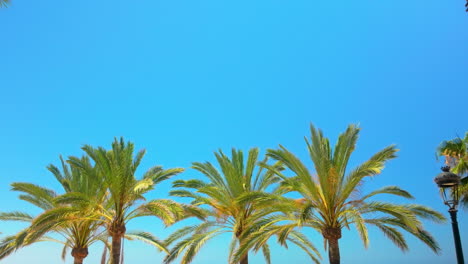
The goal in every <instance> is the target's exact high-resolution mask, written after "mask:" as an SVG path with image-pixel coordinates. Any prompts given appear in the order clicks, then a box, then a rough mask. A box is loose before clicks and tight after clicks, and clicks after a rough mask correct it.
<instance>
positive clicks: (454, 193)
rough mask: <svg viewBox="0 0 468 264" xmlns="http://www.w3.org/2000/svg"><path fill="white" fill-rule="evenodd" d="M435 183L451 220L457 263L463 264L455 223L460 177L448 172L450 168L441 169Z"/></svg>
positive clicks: (458, 233)
mask: <svg viewBox="0 0 468 264" xmlns="http://www.w3.org/2000/svg"><path fill="white" fill-rule="evenodd" d="M434 181H435V183H436V184H437V186H439V188H440V189H441V194H442V198H443V199H444V203H445V204H446V205H447V206H448V207H449V210H448V211H449V213H450V218H451V219H452V230H453V239H454V240H455V251H456V253H457V263H458V264H465V261H464V260H463V250H462V245H461V240H460V231H459V230H458V222H457V212H458V210H457V206H458V199H459V194H458V185H460V176H458V175H456V174H455V173H452V172H450V167H449V166H446V167H442V173H440V174H439V175H437V177H435V179H434Z"/></svg>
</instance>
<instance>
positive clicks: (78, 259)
mask: <svg viewBox="0 0 468 264" xmlns="http://www.w3.org/2000/svg"><path fill="white" fill-rule="evenodd" d="M71 255H72V257H73V264H83V260H84V259H85V258H86V257H87V256H88V248H73V249H72V252H71Z"/></svg>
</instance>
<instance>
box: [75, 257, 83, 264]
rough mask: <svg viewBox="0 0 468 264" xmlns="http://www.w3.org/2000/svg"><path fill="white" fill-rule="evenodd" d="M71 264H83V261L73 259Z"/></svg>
mask: <svg viewBox="0 0 468 264" xmlns="http://www.w3.org/2000/svg"><path fill="white" fill-rule="evenodd" d="M73 264H83V259H82V258H74V259H73Z"/></svg>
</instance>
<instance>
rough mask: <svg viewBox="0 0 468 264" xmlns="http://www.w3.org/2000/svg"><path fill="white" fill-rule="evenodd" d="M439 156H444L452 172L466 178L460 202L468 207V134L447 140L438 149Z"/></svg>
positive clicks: (461, 190) (462, 186)
mask: <svg viewBox="0 0 468 264" xmlns="http://www.w3.org/2000/svg"><path fill="white" fill-rule="evenodd" d="M437 156H443V157H444V158H445V163H446V164H447V165H448V166H450V167H451V168H452V169H451V170H452V172H454V173H456V174H458V175H460V176H465V177H464V178H462V184H461V186H460V194H461V197H460V202H461V203H462V204H463V205H464V206H465V207H466V206H468V176H467V174H468V132H466V133H465V137H464V138H463V139H462V138H459V137H457V138H455V139H452V140H446V141H443V142H442V143H440V145H439V147H438V148H437Z"/></svg>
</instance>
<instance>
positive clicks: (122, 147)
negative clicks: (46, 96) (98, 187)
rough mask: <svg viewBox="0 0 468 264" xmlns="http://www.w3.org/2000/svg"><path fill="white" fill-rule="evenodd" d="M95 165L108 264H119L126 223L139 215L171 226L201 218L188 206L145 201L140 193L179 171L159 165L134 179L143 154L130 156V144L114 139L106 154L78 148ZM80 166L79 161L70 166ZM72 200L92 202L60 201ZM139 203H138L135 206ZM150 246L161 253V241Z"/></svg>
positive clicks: (132, 147)
mask: <svg viewBox="0 0 468 264" xmlns="http://www.w3.org/2000/svg"><path fill="white" fill-rule="evenodd" d="M82 149H83V150H84V151H85V152H86V153H87V154H88V155H89V157H90V158H91V159H92V160H93V161H94V162H95V166H96V169H97V171H98V174H99V176H100V177H101V178H102V181H103V186H105V189H106V190H107V191H108V195H107V201H108V205H109V206H104V207H103V206H101V208H100V209H99V210H96V214H97V215H99V219H100V220H101V221H102V222H101V225H103V226H105V227H106V229H107V232H108V234H109V236H110V237H111V238H112V245H111V263H112V264H119V263H121V262H122V260H121V257H122V254H121V250H122V239H123V238H124V236H125V234H126V224H127V222H128V221H130V220H131V219H134V218H137V217H141V216H156V217H158V218H159V219H161V220H162V221H163V222H164V224H165V225H170V224H173V223H174V222H176V221H178V220H181V219H183V218H185V217H188V216H190V215H196V216H199V217H202V215H201V213H200V212H199V211H198V210H197V209H196V208H194V207H192V206H186V205H183V204H179V203H176V202H174V201H172V200H168V199H156V200H151V201H148V202H140V201H143V200H145V198H144V194H146V193H147V192H149V191H151V190H152V189H153V188H154V187H155V186H156V184H158V183H160V182H162V181H164V180H167V179H169V178H171V177H172V176H174V175H176V174H178V173H180V172H182V171H183V169H182V168H174V169H167V170H163V168H162V167H161V166H156V167H153V168H151V169H149V170H148V171H147V172H146V173H145V174H144V175H143V178H142V179H140V180H139V179H137V178H136V177H135V172H136V170H137V168H138V166H139V164H140V162H141V160H142V158H143V156H144V154H145V151H144V150H141V151H139V152H138V153H137V154H136V155H135V157H134V156H133V152H134V145H133V143H130V142H128V143H125V142H124V139H123V138H121V139H120V140H118V139H115V140H114V142H113V143H112V149H111V150H109V151H107V150H106V149H104V148H102V147H98V148H94V147H92V146H89V145H85V146H84V147H83V148H82ZM73 164H74V165H75V166H77V167H81V164H80V162H74V163H73ZM69 198H70V199H71V200H74V202H75V203H77V204H80V203H83V204H90V203H91V204H92V203H95V206H96V207H99V206H100V204H96V201H93V200H86V199H81V198H79V197H64V200H65V201H67V200H69ZM139 202H140V203H139ZM151 243H152V244H153V245H154V246H156V247H158V248H160V249H161V250H163V251H165V250H166V249H165V246H164V245H163V244H162V242H160V241H158V240H154V241H152V242H151Z"/></svg>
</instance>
